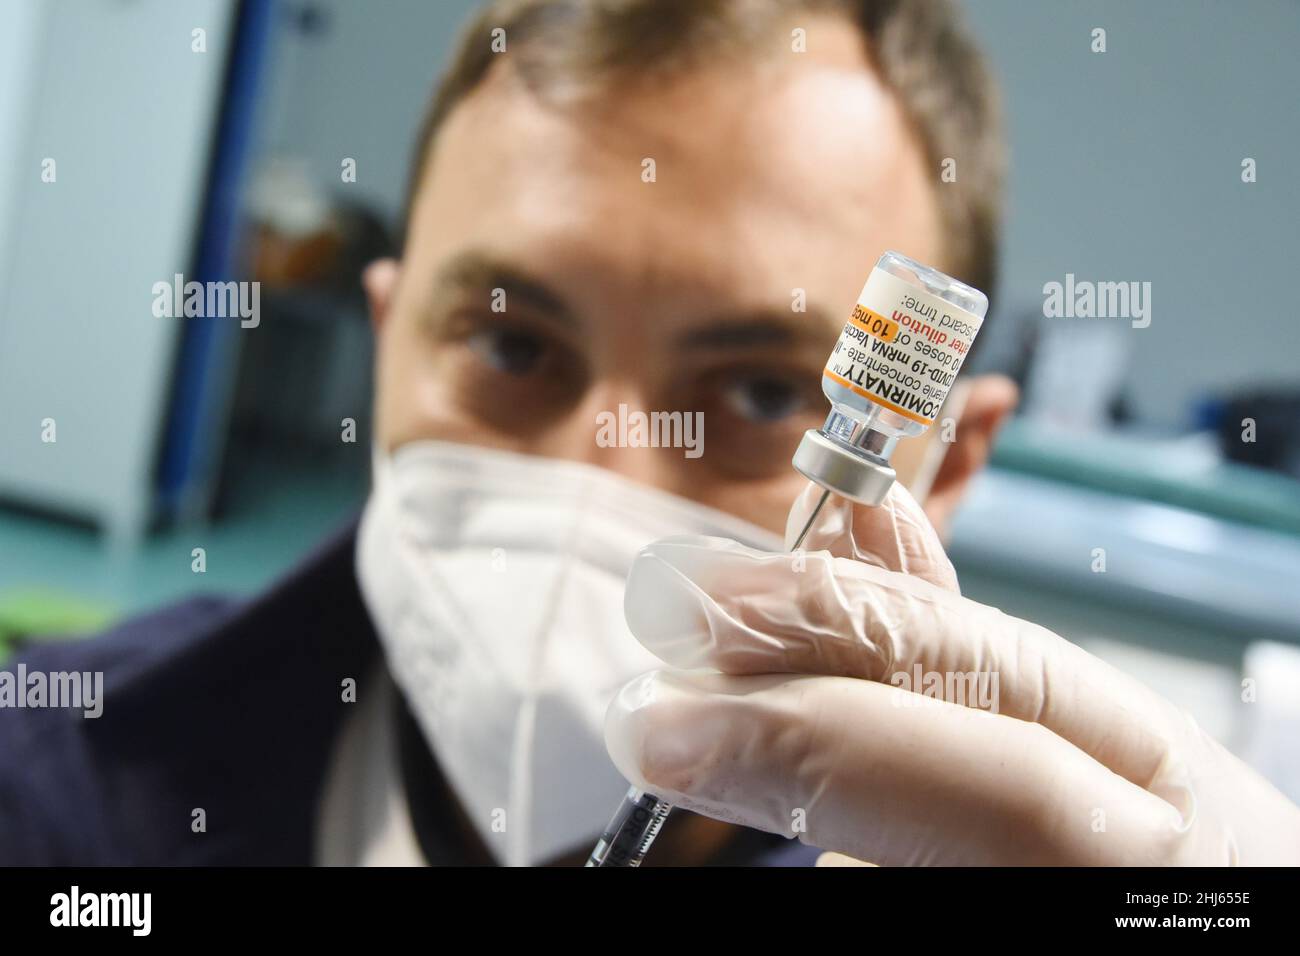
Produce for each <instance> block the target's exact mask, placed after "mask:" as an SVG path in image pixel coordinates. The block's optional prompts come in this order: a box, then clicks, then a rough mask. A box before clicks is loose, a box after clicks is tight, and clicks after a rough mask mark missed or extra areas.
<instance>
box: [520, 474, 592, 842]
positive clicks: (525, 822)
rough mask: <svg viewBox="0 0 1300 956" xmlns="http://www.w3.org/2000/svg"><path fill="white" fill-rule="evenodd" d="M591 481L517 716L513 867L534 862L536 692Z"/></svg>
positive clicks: (541, 623)
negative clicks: (531, 811)
mask: <svg viewBox="0 0 1300 956" xmlns="http://www.w3.org/2000/svg"><path fill="white" fill-rule="evenodd" d="M588 484H589V482H583V484H582V487H581V488H580V489H579V491H578V493H577V495H576V499H577V503H578V507H577V509H576V510H575V512H574V517H573V523H572V524H571V525H570V526H569V531H568V534H567V535H566V537H565V541H564V546H563V549H562V550H561V552H560V553H561V554H563V555H564V556H565V558H564V564H563V565H561V567H560V569H559V571H558V572H557V573H556V575H555V583H554V585H553V586H552V588H551V593H550V597H549V598H548V599H547V604H546V611H545V613H543V614H542V615H541V617H540V618H539V619H538V625H537V631H536V632H535V633H534V634H533V640H532V641H530V642H529V646H530V647H532V649H533V659H532V661H531V662H530V664H529V673H530V674H532V675H533V678H534V679H533V680H532V681H531V682H530V685H529V687H528V689H527V691H526V692H525V694H524V697H523V700H522V702H521V703H520V705H519V714H518V716H516V717H515V733H514V742H513V745H512V747H511V753H510V795H509V803H510V809H509V813H508V816H507V824H506V825H507V826H508V827H509V833H510V841H509V850H508V852H507V854H506V858H507V862H508V863H509V864H510V865H511V866H528V865H529V864H530V863H531V862H532V861H531V859H530V857H529V848H530V847H531V845H532V833H531V831H532V820H531V819H530V818H529V815H528V808H529V807H531V806H532V803H533V792H532V791H533V776H532V773H531V770H532V761H533V760H534V759H535V756H534V751H533V742H534V740H535V739H536V737H537V691H538V680H537V678H538V676H539V675H541V674H542V673H543V669H544V667H545V665H546V658H547V655H548V653H549V651H550V647H549V643H550V637H551V634H552V632H553V631H554V627H553V625H554V623H555V618H556V616H557V615H558V614H559V607H560V595H561V594H562V593H564V585H565V582H566V581H567V580H568V578H569V576H570V573H571V570H572V568H573V562H574V560H575V558H574V555H575V553H576V552H575V547H574V546H575V544H576V543H577V540H578V530H579V528H581V526H582V525H583V523H584V521H585V520H586V517H587V511H588V509H589V508H590V496H589V495H588V494H586V493H585V492H586V490H587V485H588Z"/></svg>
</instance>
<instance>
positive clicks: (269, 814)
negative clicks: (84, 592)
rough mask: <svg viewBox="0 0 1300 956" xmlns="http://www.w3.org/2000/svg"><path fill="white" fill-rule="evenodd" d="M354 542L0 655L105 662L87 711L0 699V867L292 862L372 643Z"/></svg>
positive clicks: (299, 854) (766, 854) (301, 852)
mask: <svg viewBox="0 0 1300 956" xmlns="http://www.w3.org/2000/svg"><path fill="white" fill-rule="evenodd" d="M354 546H355V527H353V528H350V529H349V530H348V531H346V532H344V533H343V534H341V535H339V536H338V537H336V538H335V539H334V540H332V541H330V542H329V543H328V544H327V545H326V546H324V547H323V548H322V549H321V550H320V551H319V552H317V553H316V554H315V555H314V556H313V557H311V558H310V559H309V560H308V561H306V562H305V563H304V564H303V565H302V566H300V567H299V568H298V569H297V570H295V571H293V572H292V573H290V574H289V575H288V576H287V577H286V578H285V579H284V580H282V581H280V582H279V583H277V584H276V585H275V586H274V587H272V588H271V589H270V590H268V591H267V592H266V593H265V594H263V595H261V596H259V597H257V598H255V599H253V600H248V601H236V600H229V599H216V598H198V599H194V600H190V601H187V602H185V603H182V604H178V605H176V606H173V607H170V608H167V609H165V610H162V611H159V612H157V613H154V614H150V615H147V616H144V617H139V618H135V619H133V620H129V621H127V622H125V623H123V624H121V625H119V626H117V627H115V628H113V629H112V630H110V631H108V632H106V633H104V634H102V635H100V636H97V637H94V638H90V639H88V640H84V641H69V642H58V643H54V644H43V645H40V646H39V647H36V648H34V649H32V650H30V651H25V652H20V654H19V655H18V658H17V659H15V660H11V661H8V662H4V663H3V664H0V668H3V669H5V670H10V671H13V669H14V667H15V666H16V664H17V661H18V660H23V661H25V662H26V664H27V668H28V671H29V672H30V671H32V670H41V671H47V672H48V671H82V672H85V671H102V672H103V674H104V686H103V697H102V700H103V714H102V716H100V717H99V718H97V719H86V718H84V717H83V716H82V713H81V711H80V710H72V709H21V710H19V709H10V708H4V709H0V864H43V865H44V864H48V865H100V864H125V865H209V864H233V865H247V864H253V865H257V864H273V865H274V864H280V865H306V864H309V863H310V862H311V860H312V844H313V836H314V828H315V822H316V812H317V803H318V801H319V798H320V794H321V791H322V788H323V786H324V780H325V774H326V770H327V768H328V765H329V761H330V758H331V756H332V753H333V750H334V744H335V742H336V738H337V736H338V733H339V731H340V729H341V726H342V721H343V719H344V716H345V715H346V714H347V713H348V712H349V711H348V706H349V705H347V704H345V703H343V702H342V701H341V693H340V691H341V683H342V681H343V680H344V679H345V678H349V677H350V678H354V679H355V680H356V681H357V685H358V686H357V691H358V696H360V695H361V694H364V693H366V687H365V686H364V682H365V680H366V675H368V674H371V673H373V672H375V670H376V668H375V665H376V664H377V663H378V661H379V659H380V653H381V651H380V648H379V644H378V641H377V638H376V635H375V632H374V628H373V627H372V625H371V623H370V619H369V617H368V616H367V613H366V611H365V608H364V605H363V604H362V600H361V595H360V592H359V590H358V587H357V583H356V577H355V575H354V573H353V549H354ZM408 722H409V721H408ZM412 726H413V725H412ZM418 749H419V750H420V751H421V755H420V757H419V759H420V760H422V761H424V762H425V763H426V764H427V767H428V774H429V775H436V774H437V771H436V767H435V765H434V764H433V761H432V758H431V757H430V756H429V755H428V753H427V748H424V747H422V746H421V747H419V748H418ZM404 763H407V761H404ZM425 784H426V785H422V786H419V787H417V788H415V790H414V793H413V792H412V788H411V787H410V785H409V781H408V794H411V795H415V794H442V795H443V797H442V799H446V797H445V794H446V791H445V790H444V789H441V788H440V787H436V786H435V787H433V788H431V787H429V786H428V785H427V781H425ZM421 799H424V800H427V799H428V798H427V797H422V798H421ZM434 799H438V798H437V797H435V798H434ZM195 808H202V809H203V810H204V811H205V813H206V832H204V833H194V832H193V831H192V829H191V824H192V820H193V817H192V813H193V811H194V810H195ZM420 809H425V808H423V807H421V808H420ZM413 814H417V815H418V817H419V818H420V819H432V820H447V819H451V818H453V817H454V816H455V814H452V813H418V812H417V809H416V807H413ZM670 822H671V821H670ZM418 823H419V821H418V820H417V830H418ZM420 836H421V843H422V845H423V846H424V849H425V852H426V855H428V856H429V857H430V859H431V860H433V861H434V862H472V861H473V859H474V857H473V856H472V855H465V854H460V853H458V852H456V849H455V847H456V844H455V843H454V841H452V842H449V843H444V842H443V841H441V840H440V839H438V835H437V834H433V835H432V837H433V839H425V837H426V834H425V833H420ZM744 846H745V848H744V850H743V851H742V853H741V855H740V856H739V857H737V856H735V855H732V856H729V857H728V862H741V863H753V864H759V865H776V866H782V865H786V866H799V865H806V864H810V863H811V862H812V861H813V859H814V858H815V855H816V854H815V851H812V850H810V849H808V848H806V847H803V846H801V845H800V844H798V843H794V842H791V841H787V840H784V839H782V838H780V837H769V836H767V835H765V834H757V833H753V834H749V835H747V839H746V840H745V841H744ZM448 847H451V849H450V850H448V849H447V848H448ZM443 851H446V852H443Z"/></svg>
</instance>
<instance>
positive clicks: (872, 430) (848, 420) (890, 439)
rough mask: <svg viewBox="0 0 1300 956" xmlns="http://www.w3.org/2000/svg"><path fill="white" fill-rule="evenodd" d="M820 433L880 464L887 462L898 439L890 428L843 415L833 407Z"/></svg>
mask: <svg viewBox="0 0 1300 956" xmlns="http://www.w3.org/2000/svg"><path fill="white" fill-rule="evenodd" d="M822 434H824V435H825V436H826V437H827V438H830V439H832V440H834V441H836V442H838V443H839V444H841V445H843V446H844V447H846V448H848V449H850V450H852V451H855V452H858V453H859V454H861V453H863V452H865V453H866V454H867V456H868V457H871V458H874V459H876V460H878V461H879V462H881V463H882V464H888V463H889V459H890V456H892V455H893V454H894V448H895V447H896V446H897V445H898V439H899V435H898V434H897V433H894V432H893V430H892V429H890V430H886V429H884V428H881V427H876V424H875V423H874V422H871V421H863V420H862V419H859V418H855V417H853V416H852V415H845V414H844V413H843V412H841V411H839V409H835V408H833V409H831V413H830V414H829V415H827V416H826V424H825V425H823V426H822Z"/></svg>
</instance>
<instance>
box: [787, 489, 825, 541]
mask: <svg viewBox="0 0 1300 956" xmlns="http://www.w3.org/2000/svg"><path fill="white" fill-rule="evenodd" d="M830 496H831V493H830V491H829V490H827V491H823V492H822V496H821V498H819V499H818V500H817V507H816V508H814V509H813V510H812V514H810V515H809V516H808V523H807V524H806V525H804V526H803V530H802V531H800V532H799V537H797V538H795V539H794V546H793V547H792V548H791V549H790V550H791V551H798V550H799V545H801V544H803V539H804V538H806V537H808V532H809V531H811V530H812V526H813V522H814V521H816V520H817V516H818V515H819V514H821V510H822V505H824V504H826V499H827V498H829V497H830Z"/></svg>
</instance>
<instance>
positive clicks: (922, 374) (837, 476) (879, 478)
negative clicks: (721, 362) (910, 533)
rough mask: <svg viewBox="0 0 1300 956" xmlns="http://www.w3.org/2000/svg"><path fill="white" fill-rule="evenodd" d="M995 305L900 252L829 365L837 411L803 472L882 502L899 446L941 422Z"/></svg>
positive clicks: (866, 292)
mask: <svg viewBox="0 0 1300 956" xmlns="http://www.w3.org/2000/svg"><path fill="white" fill-rule="evenodd" d="M988 306H989V303H988V299H987V297H985V295H984V293H983V292H980V291H979V290H978V289H975V288H972V287H971V286H968V285H966V284H965V283H963V282H958V281H957V280H956V279H954V278H952V277H951V276H947V275H944V274H943V273H942V272H940V271H938V270H937V269H932V268H930V267H929V266H925V265H922V264H921V263H919V262H917V261H916V260H914V259H909V258H908V257H907V256H904V255H900V254H899V253H897V252H886V253H885V254H884V255H883V256H881V257H880V261H879V262H877V263H876V267H875V268H874V269H872V270H871V275H870V276H869V277H868V278H867V283H866V285H865V286H863V288H862V293H861V294H860V295H859V296H858V301H857V304H856V305H855V306H854V307H853V313H852V314H851V315H850V316H849V317H848V319H847V320H846V321H845V323H844V329H843V331H842V332H841V333H840V337H839V340H838V341H837V342H836V343H835V348H834V350H832V352H831V355H830V358H829V359H827V360H826V368H825V369H824V370H823V371H822V391H823V392H824V393H825V395H826V398H827V399H828V400H829V401H830V403H831V411H830V414H829V415H828V416H827V417H826V423H825V424H824V425H822V427H821V428H815V429H809V430H808V432H807V433H806V434H805V435H804V437H803V440H802V441H800V443H799V448H798V450H797V451H796V452H795V455H794V467H795V470H796V471H798V472H799V473H800V474H802V475H803V476H804V477H806V478H808V479H809V480H811V481H813V482H815V483H816V484H818V485H820V486H821V487H823V488H825V489H826V490H828V491H833V492H835V493H836V494H838V495H841V496H842V497H845V498H848V499H850V500H852V501H857V502H860V503H862V504H868V505H878V504H880V502H881V501H883V500H884V498H885V495H886V493H888V491H889V488H890V486H891V485H892V484H893V483H894V469H893V468H891V467H890V465H889V459H890V456H891V455H893V453H894V448H895V447H896V446H897V444H898V441H899V439H900V438H907V437H911V436H915V435H920V434H921V433H922V432H924V431H925V430H926V429H927V428H929V427H930V426H931V425H932V424H933V423H934V420H935V418H937V417H938V415H939V410H940V409H941V408H942V407H943V401H944V399H945V398H947V397H948V390H949V389H950V388H951V387H952V384H953V382H954V381H955V380H956V378H957V373H958V371H960V369H961V367H962V364H963V363H964V362H965V361H966V356H967V354H968V353H969V352H970V347H971V343H973V342H974V341H975V336H976V334H977V333H978V332H979V329H980V325H981V324H982V323H983V321H984V315H985V313H986V312H988Z"/></svg>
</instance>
